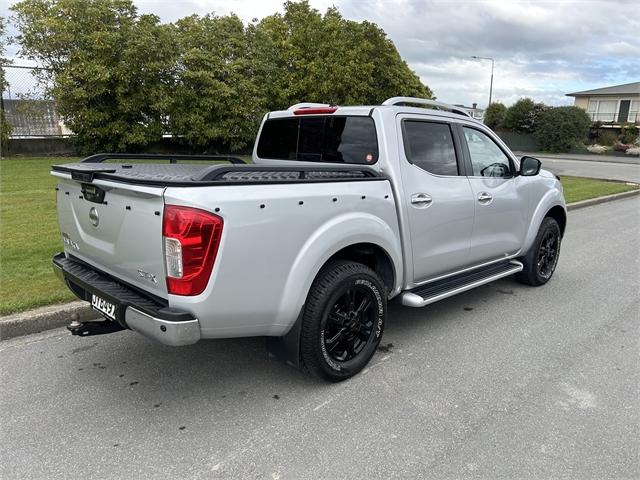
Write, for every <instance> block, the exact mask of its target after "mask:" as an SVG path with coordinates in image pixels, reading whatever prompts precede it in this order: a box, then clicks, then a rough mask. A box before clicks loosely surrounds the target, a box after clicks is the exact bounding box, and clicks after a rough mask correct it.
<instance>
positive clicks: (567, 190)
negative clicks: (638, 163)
mask: <svg viewBox="0 0 640 480" xmlns="http://www.w3.org/2000/svg"><path fill="white" fill-rule="evenodd" d="M560 181H561V182H562V187H563V188H564V198H565V200H566V201H567V203H574V202H581V201H582V200H589V199H591V198H597V197H604V196H606V195H613V194H614V193H622V192H628V191H629V190H636V189H638V188H639V187H640V186H639V185H637V184H633V183H632V184H629V183H624V182H613V181H609V180H596V179H593V178H584V177H565V176H561V177H560Z"/></svg>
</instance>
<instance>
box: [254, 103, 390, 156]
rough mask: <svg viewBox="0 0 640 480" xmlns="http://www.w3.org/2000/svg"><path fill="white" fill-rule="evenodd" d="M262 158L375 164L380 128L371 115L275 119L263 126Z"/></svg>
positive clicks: (259, 146) (259, 147) (261, 135)
mask: <svg viewBox="0 0 640 480" xmlns="http://www.w3.org/2000/svg"><path fill="white" fill-rule="evenodd" d="M258 157H260V158H268V159H274V160H297V161H303V162H327V163H356V164H365V165H371V164H373V163H375V162H377V161H378V140H377V138H376V128H375V125H374V122H373V119H372V118H371V117H356V116H351V117H345V116H342V117H341V116H333V115H332V116H318V117H292V118H274V119H271V120H267V121H266V122H265V124H264V126H263V127H262V133H261V134H260V138H259V140H258Z"/></svg>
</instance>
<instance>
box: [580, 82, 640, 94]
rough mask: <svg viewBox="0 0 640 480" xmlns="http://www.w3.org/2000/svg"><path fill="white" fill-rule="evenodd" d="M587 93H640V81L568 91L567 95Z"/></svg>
mask: <svg viewBox="0 0 640 480" xmlns="http://www.w3.org/2000/svg"><path fill="white" fill-rule="evenodd" d="M587 95H640V82H632V83H625V84H624V85H614V86H613V87H603V88H594V89H593V90H584V91H582V92H574V93H567V97H582V96H587Z"/></svg>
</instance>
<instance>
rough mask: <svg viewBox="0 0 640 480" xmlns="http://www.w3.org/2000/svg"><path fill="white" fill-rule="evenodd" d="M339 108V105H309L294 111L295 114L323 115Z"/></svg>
mask: <svg viewBox="0 0 640 480" xmlns="http://www.w3.org/2000/svg"><path fill="white" fill-rule="evenodd" d="M336 110H338V107H308V108H299V109H297V110H294V111H293V114H294V115H322V114H326V113H333V112H335V111H336Z"/></svg>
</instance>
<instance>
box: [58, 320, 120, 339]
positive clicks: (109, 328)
mask: <svg viewBox="0 0 640 480" xmlns="http://www.w3.org/2000/svg"><path fill="white" fill-rule="evenodd" d="M124 329H125V328H124V327H123V326H122V325H120V324H119V323H118V322H114V321H112V320H107V319H105V320H103V321H95V322H79V321H78V319H77V318H74V319H73V320H72V321H71V323H70V324H69V325H67V330H69V331H70V332H71V335H78V336H80V337H89V336H91V335H106V334H107V333H114V332H119V331H120V330H124Z"/></svg>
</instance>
